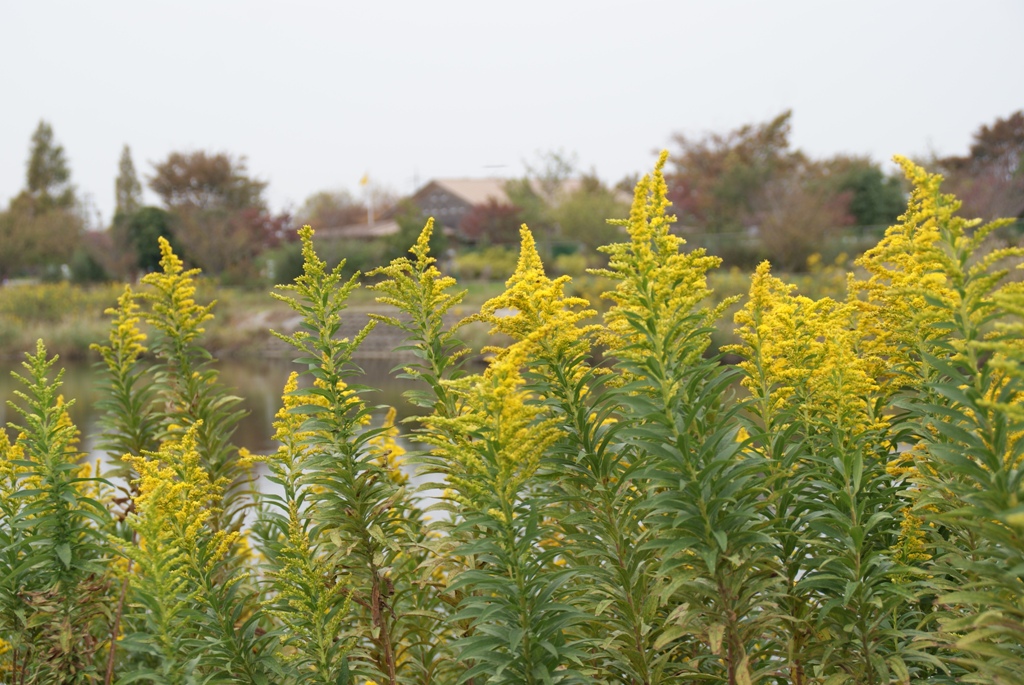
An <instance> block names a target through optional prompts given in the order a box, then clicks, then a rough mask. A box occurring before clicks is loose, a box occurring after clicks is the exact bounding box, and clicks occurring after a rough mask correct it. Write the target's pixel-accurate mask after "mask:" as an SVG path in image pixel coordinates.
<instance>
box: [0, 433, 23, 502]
mask: <svg viewBox="0 0 1024 685" xmlns="http://www.w3.org/2000/svg"><path fill="white" fill-rule="evenodd" d="M24 439H25V436H24V435H19V436H18V437H17V439H15V441H14V442H13V443H11V439H10V438H9V437H8V436H7V431H6V430H3V429H0V501H2V502H3V503H4V504H7V503H8V502H10V501H11V498H12V497H13V495H14V494H15V493H16V492H18V490H20V489H21V486H19V485H18V481H19V480H20V478H21V475H22V473H23V472H24V470H25V467H24V466H21V465H20V464H18V463H17V462H19V461H21V460H23V459H24V458H25V444H24Z"/></svg>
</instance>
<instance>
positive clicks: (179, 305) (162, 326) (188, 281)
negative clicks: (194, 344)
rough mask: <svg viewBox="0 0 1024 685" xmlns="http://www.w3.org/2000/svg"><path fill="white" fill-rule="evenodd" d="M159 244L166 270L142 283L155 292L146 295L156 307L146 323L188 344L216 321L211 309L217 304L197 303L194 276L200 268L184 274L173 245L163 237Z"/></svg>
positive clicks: (162, 264)
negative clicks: (212, 321) (213, 320)
mask: <svg viewBox="0 0 1024 685" xmlns="http://www.w3.org/2000/svg"><path fill="white" fill-rule="evenodd" d="M159 241H160V254H161V255H162V257H161V259H160V266H161V267H162V268H163V271H162V272H159V271H157V272H154V273H151V274H147V275H145V276H143V277H142V282H143V283H145V284H146V285H148V286H151V287H152V288H153V289H154V290H155V291H156V292H153V293H146V294H144V295H143V297H145V298H146V299H147V300H149V301H150V303H151V304H152V307H153V312H152V314H150V316H148V317H147V319H146V321H147V323H149V324H151V325H153V326H155V327H156V328H158V329H159V330H161V331H163V332H164V333H166V334H167V335H168V336H170V337H172V338H173V339H175V340H176V341H178V344H180V345H187V344H188V343H190V342H191V341H193V340H194V339H196V338H197V337H199V336H200V335H202V333H203V330H204V329H203V327H202V326H203V324H204V323H205V322H207V321H209V320H210V319H212V318H213V314H212V313H211V310H212V309H213V305H214V303H213V302H211V303H210V304H208V305H198V304H196V301H195V293H196V286H195V280H194V277H195V276H196V275H197V274H198V273H199V269H189V270H188V271H185V269H184V264H183V262H182V261H181V259H180V258H178V256H177V255H176V254H174V251H173V250H172V249H171V244H170V243H169V242H167V240H166V239H165V238H163V237H161V238H160V239H159Z"/></svg>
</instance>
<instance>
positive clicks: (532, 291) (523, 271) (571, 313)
mask: <svg viewBox="0 0 1024 685" xmlns="http://www.w3.org/2000/svg"><path fill="white" fill-rule="evenodd" d="M519 237H520V240H521V246H520V251H519V262H518V264H517V265H516V270H515V272H514V273H513V274H512V276H511V277H510V278H509V279H508V281H507V282H506V283H505V292H504V293H502V294H501V295H499V296H497V297H494V298H492V299H490V300H488V301H487V302H485V303H484V305H483V307H482V308H481V310H480V315H479V318H480V320H482V321H486V322H487V323H489V324H491V327H492V328H491V333H492V334H493V333H504V334H505V335H507V336H509V337H511V338H512V339H513V340H516V341H517V342H518V343H521V344H523V345H524V346H525V347H524V349H525V350H528V351H529V354H530V355H531V356H533V355H538V356H540V357H542V358H546V359H553V358H557V357H559V356H561V355H564V354H565V353H566V352H568V351H569V350H570V349H575V350H576V351H577V352H578V353H585V352H586V351H587V350H589V344H588V343H587V339H588V334H589V333H590V332H591V331H596V330H598V329H599V328H600V327H599V326H587V327H583V328H581V327H580V326H579V324H580V322H581V321H583V320H585V319H588V318H590V317H592V316H594V315H595V314H596V312H595V311H594V310H592V309H590V308H589V307H590V303H589V302H587V300H585V299H583V298H581V297H566V295H565V286H566V285H567V284H568V283H569V282H570V281H571V280H572V279H571V278H570V277H569V276H560V277H559V278H556V279H554V280H552V279H550V278H548V277H547V276H546V275H545V274H544V264H543V263H542V262H541V259H540V254H538V252H537V244H536V242H535V241H534V239H533V234H532V233H530V229H529V228H527V227H526V226H525V225H523V226H522V227H521V228H520V229H519ZM493 351H495V352H497V353H498V355H499V356H502V355H504V354H507V351H506V350H501V349H497V350H493Z"/></svg>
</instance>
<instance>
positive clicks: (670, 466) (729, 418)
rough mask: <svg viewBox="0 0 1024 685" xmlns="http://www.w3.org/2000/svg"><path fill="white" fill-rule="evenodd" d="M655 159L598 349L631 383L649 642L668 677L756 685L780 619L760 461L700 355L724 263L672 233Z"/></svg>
mask: <svg viewBox="0 0 1024 685" xmlns="http://www.w3.org/2000/svg"><path fill="white" fill-rule="evenodd" d="M666 159H667V154H665V153H663V154H662V155H661V158H660V159H659V161H658V164H657V166H656V167H655V170H654V173H653V174H652V175H649V176H646V177H645V178H644V179H642V180H641V181H640V183H639V184H638V185H637V190H636V195H635V198H634V201H633V207H632V210H631V211H630V217H629V219H628V220H626V221H625V222H623V223H624V224H625V227H626V228H627V230H628V232H629V238H630V240H629V241H628V242H624V243H620V244H615V245H611V246H608V247H605V248H602V250H603V251H605V252H607V253H608V254H609V267H608V269H607V270H604V271H602V272H601V273H603V274H604V275H606V276H608V277H609V278H612V279H614V280H615V281H616V287H615V289H614V290H613V291H611V292H609V293H607V294H606V297H608V298H609V299H611V300H612V301H613V302H614V303H615V304H614V306H613V307H612V308H611V309H610V310H609V311H608V313H607V314H606V315H605V322H606V327H607V333H606V334H605V335H604V340H605V341H606V342H607V345H608V346H609V348H610V353H611V354H613V355H614V356H615V358H616V359H618V360H619V363H618V366H617V369H619V371H620V373H621V374H622V377H623V378H624V380H625V381H627V382H628V385H626V386H625V388H624V389H625V390H627V391H628V394H625V395H624V396H623V398H622V400H621V401H622V404H623V406H624V409H625V411H624V414H625V416H624V419H625V420H626V421H628V422H629V424H630V425H629V428H628V430H627V431H623V433H622V435H623V436H624V437H625V438H627V439H628V441H629V444H631V445H632V446H633V447H634V448H635V449H636V451H637V457H636V459H638V460H640V461H641V462H642V467H641V468H642V473H644V474H645V475H646V476H647V477H648V482H647V483H646V484H645V489H646V490H647V497H648V498H649V502H647V503H645V505H644V510H645V512H646V516H645V521H644V525H645V526H649V527H651V528H652V529H653V531H654V539H653V540H652V543H651V544H652V545H654V546H655V547H656V549H657V550H658V551H659V553H660V556H661V559H660V565H659V572H660V573H661V574H663V575H662V577H663V578H664V581H663V585H662V587H660V588H659V590H660V592H659V596H660V598H661V599H662V601H664V602H666V604H667V609H668V610H669V614H668V616H667V617H666V619H665V622H664V623H663V627H662V632H661V633H660V634H659V635H658V637H657V639H656V641H655V643H654V644H655V647H658V648H661V649H668V650H671V652H672V661H671V664H670V665H668V666H666V667H665V675H666V677H672V678H684V677H700V676H701V675H703V676H705V677H714V678H722V679H724V680H725V681H726V682H728V683H730V685H731V684H733V683H744V682H752V681H755V680H757V679H759V678H760V677H763V673H766V672H768V671H769V670H770V669H772V668H773V667H774V665H773V664H772V663H771V656H772V655H771V652H770V650H769V649H768V648H767V647H768V646H767V644H766V642H765V640H764V634H765V629H766V627H767V625H769V624H770V623H771V622H772V621H773V620H774V617H773V615H772V613H771V610H772V604H771V596H772V591H773V587H774V584H775V583H776V580H775V578H774V575H773V574H772V573H771V570H770V568H769V566H770V564H769V555H768V551H767V550H768V543H769V538H768V537H767V536H766V534H765V519H764V516H763V514H762V512H761V508H760V505H759V499H760V498H761V497H762V496H763V494H764V492H763V490H762V489H761V488H760V487H759V484H758V479H757V476H758V471H759V470H760V468H761V464H760V461H759V460H758V459H755V458H749V457H748V455H746V454H745V453H744V452H743V451H742V449H741V444H740V443H739V442H737V440H736V435H737V428H738V427H737V426H736V423H735V419H734V412H735V410H734V409H730V408H729V407H728V406H727V404H726V403H725V401H724V399H725V398H724V392H725V390H726V388H727V387H728V385H729V383H731V382H732V378H733V376H732V374H730V373H728V372H724V371H723V370H722V369H721V368H720V367H719V366H718V365H717V362H716V361H714V360H705V359H704V353H705V351H706V350H707V347H708V345H709V343H710V333H711V327H712V326H713V325H714V323H715V321H716V320H717V319H718V318H719V316H720V315H721V313H722V311H723V310H724V308H725V307H726V306H728V305H729V304H731V301H728V300H727V301H725V302H723V303H721V304H720V305H718V306H717V307H710V306H708V305H706V304H705V300H706V299H707V298H708V296H709V295H710V294H711V293H710V290H709V289H708V287H707V276H706V274H707V271H708V269H711V268H714V267H716V266H717V265H718V264H719V262H720V260H719V259H717V258H715V257H710V256H707V255H706V254H704V251H703V250H700V249H698V250H694V251H691V252H681V248H682V245H683V244H684V241H683V240H682V238H679V237H678V236H676V235H674V234H672V233H671V231H670V227H671V224H672V223H673V222H674V221H675V217H673V216H671V215H670V214H668V211H667V210H668V205H669V203H668V199H667V186H666V184H665V179H664V175H663V172H662V169H663V167H664V164H665V162H666Z"/></svg>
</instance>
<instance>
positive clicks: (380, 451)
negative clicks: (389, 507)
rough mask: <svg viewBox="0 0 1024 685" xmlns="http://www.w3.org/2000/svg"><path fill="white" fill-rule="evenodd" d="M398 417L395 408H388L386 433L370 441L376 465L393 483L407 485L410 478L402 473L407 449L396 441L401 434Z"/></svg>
mask: <svg viewBox="0 0 1024 685" xmlns="http://www.w3.org/2000/svg"><path fill="white" fill-rule="evenodd" d="M396 415H397V412H396V411H395V408H394V407H390V408H388V413H387V416H385V417H384V426H383V428H384V432H383V433H381V434H380V435H378V436H377V437H375V438H373V439H372V440H370V451H371V453H373V455H374V463H375V464H377V466H379V467H380V468H381V469H383V470H384V472H385V473H387V474H388V478H390V479H391V482H392V483H394V484H395V485H405V484H406V483H408V482H409V476H408V475H407V474H406V473H405V472H404V471H402V456H403V455H404V454H405V449H404V448H403V447H402V446H401V445H399V444H398V441H397V440H396V439H395V438H397V437H398V435H399V432H400V431H399V430H398V426H396V425H395V416H396Z"/></svg>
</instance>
